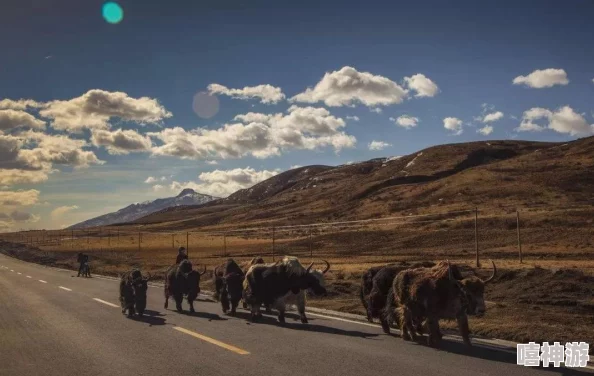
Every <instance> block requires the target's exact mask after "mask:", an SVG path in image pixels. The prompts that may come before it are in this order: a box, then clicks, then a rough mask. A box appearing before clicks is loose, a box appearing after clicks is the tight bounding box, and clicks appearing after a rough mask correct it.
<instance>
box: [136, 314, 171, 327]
mask: <svg viewBox="0 0 594 376" xmlns="http://www.w3.org/2000/svg"><path fill="white" fill-rule="evenodd" d="M163 316H165V315H163V314H162V313H161V312H157V311H151V310H146V311H144V315H143V316H140V317H139V316H134V317H131V318H130V319H131V320H134V321H139V322H143V323H146V324H149V326H158V325H165V324H166V320H165V319H164V318H163Z"/></svg>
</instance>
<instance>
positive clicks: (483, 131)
mask: <svg viewBox="0 0 594 376" xmlns="http://www.w3.org/2000/svg"><path fill="white" fill-rule="evenodd" d="M477 132H478V133H480V134H482V135H483V136H488V135H490V134H491V133H493V127H492V126H490V125H486V126H484V127H482V128H481V129H479V130H477Z"/></svg>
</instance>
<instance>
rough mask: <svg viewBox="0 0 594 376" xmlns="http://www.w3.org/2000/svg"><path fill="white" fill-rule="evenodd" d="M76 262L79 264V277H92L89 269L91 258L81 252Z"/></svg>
mask: <svg viewBox="0 0 594 376" xmlns="http://www.w3.org/2000/svg"><path fill="white" fill-rule="evenodd" d="M76 261H77V262H78V264H79V265H78V274H77V277H80V275H81V274H82V275H83V277H90V276H91V271H90V268H89V256H88V255H85V254H84V253H82V252H79V253H78V256H77V258H76Z"/></svg>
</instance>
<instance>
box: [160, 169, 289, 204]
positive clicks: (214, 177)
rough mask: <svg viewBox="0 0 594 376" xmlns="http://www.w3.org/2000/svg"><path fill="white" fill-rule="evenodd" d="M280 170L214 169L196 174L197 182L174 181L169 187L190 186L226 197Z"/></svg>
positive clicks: (180, 188)
mask: <svg viewBox="0 0 594 376" xmlns="http://www.w3.org/2000/svg"><path fill="white" fill-rule="evenodd" d="M279 172H280V170H272V171H270V170H263V171H256V170H255V169H253V168H251V167H247V168H236V169H233V170H215V171H211V172H203V173H201V174H200V175H199V176H198V179H199V182H192V181H189V182H185V183H180V182H177V181H174V182H173V183H171V185H170V186H169V188H170V189H171V190H173V191H180V190H182V189H185V188H192V189H194V190H195V191H197V192H200V193H204V194H208V195H211V196H215V197H227V196H229V195H230V194H232V193H234V192H236V191H238V190H240V189H245V188H249V187H251V186H253V185H254V184H257V183H259V182H261V181H264V180H266V179H269V178H271V177H273V176H275V175H277V174H278V173H279Z"/></svg>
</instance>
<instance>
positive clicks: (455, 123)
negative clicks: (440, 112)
mask: <svg viewBox="0 0 594 376" xmlns="http://www.w3.org/2000/svg"><path fill="white" fill-rule="evenodd" d="M443 127H444V128H445V129H448V130H450V131H452V132H453V134H454V135H456V136H458V135H461V134H462V120H460V119H458V118H455V117H447V118H445V119H443Z"/></svg>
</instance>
